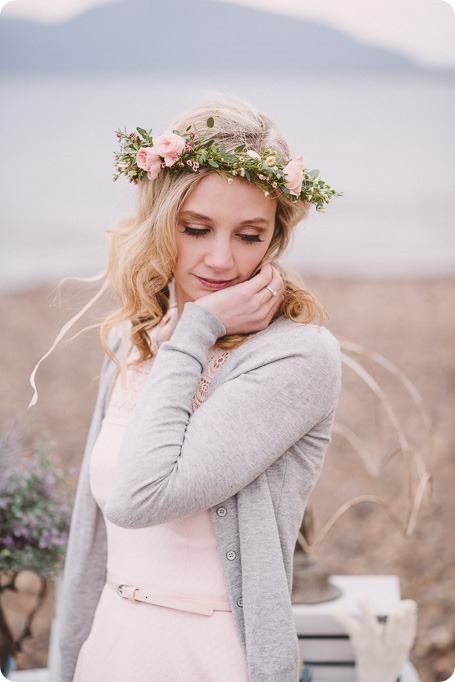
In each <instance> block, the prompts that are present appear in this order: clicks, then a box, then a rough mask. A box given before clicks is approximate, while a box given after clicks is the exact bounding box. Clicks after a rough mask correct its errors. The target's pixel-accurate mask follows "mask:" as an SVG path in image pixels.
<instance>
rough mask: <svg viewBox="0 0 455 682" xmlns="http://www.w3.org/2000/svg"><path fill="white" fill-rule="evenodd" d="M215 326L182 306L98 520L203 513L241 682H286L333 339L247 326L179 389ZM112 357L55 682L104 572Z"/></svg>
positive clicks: (74, 527)
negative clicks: (241, 338)
mask: <svg viewBox="0 0 455 682" xmlns="http://www.w3.org/2000/svg"><path fill="white" fill-rule="evenodd" d="M225 333H226V330H225V328H224V326H223V324H222V322H221V321H220V320H219V318H218V317H216V316H215V315H214V314H213V313H211V312H209V311H207V310H206V309H205V308H203V307H202V306H199V305H197V303H186V304H185V306H184V309H183V312H182V314H181V316H180V319H179V321H178V323H177V326H176V328H175V330H174V333H173V335H172V337H171V339H170V340H169V341H166V342H164V343H163V344H162V345H161V347H160V349H159V351H158V353H157V356H156V358H155V361H154V363H153V365H152V369H151V372H150V374H149V376H148V377H147V379H146V381H145V384H144V388H143V389H142V392H141V394H140V396H139V399H138V403H137V405H136V408H135V410H134V411H133V413H132V416H131V419H130V422H129V424H128V426H127V427H126V431H125V436H124V438H123V441H122V443H121V446H120V453H119V463H118V467H117V471H116V478H115V481H114V490H113V493H112V495H111V497H110V498H109V499H108V501H107V503H106V506H105V510H104V511H105V515H106V517H107V518H108V519H109V520H110V521H112V522H113V523H115V524H118V525H119V526H122V527H125V528H143V527H145V526H151V525H155V524H160V523H165V522H167V521H171V520H173V519H176V518H180V517H183V516H186V515H189V514H195V513H197V512H200V511H202V510H204V509H209V512H210V517H211V520H212V523H213V529H214V533H215V537H216V540H217V545H218V549H219V552H220V556H221V560H222V563H223V568H224V574H225V579H226V583H227V588H228V592H229V597H230V602H231V607H232V612H233V617H234V622H235V624H236V629H237V633H238V637H239V640H240V643H241V645H242V647H243V649H244V651H245V654H246V657H247V661H248V668H249V675H250V682H276V680H280V681H281V682H296V681H297V666H298V645H297V636H296V631H295V626H294V619H293V614H292V607H291V599H290V593H291V587H292V561H293V554H294V549H295V544H296V540H297V534H298V531H299V528H300V525H301V522H302V517H303V512H304V510H305V506H306V503H307V500H308V496H309V494H310V492H311V490H312V488H313V486H314V484H315V483H316V480H317V478H318V476H319V473H320V470H321V467H322V463H323V457H324V453H325V451H326V448H327V445H328V443H329V441H330V429H331V426H332V422H333V417H334V413H335V409H336V404H337V400H338V395H339V392H340V388H341V360H340V350H339V345H338V342H337V341H336V340H335V338H334V337H333V336H332V334H331V333H330V332H329V331H328V330H327V329H325V328H324V327H318V326H315V325H311V324H297V323H294V322H292V321H290V320H288V319H286V318H284V317H280V318H278V319H277V320H275V321H274V322H272V323H271V324H270V325H269V326H268V327H267V329H265V330H263V331H260V332H257V333H256V334H253V335H251V336H250V337H248V339H247V340H246V341H245V342H244V343H243V344H242V345H241V346H239V347H238V348H236V349H234V350H233V351H231V353H230V356H229V358H228V360H227V361H226V362H225V363H224V364H223V365H222V366H221V367H220V368H219V369H218V371H217V372H216V373H215V376H214V378H213V380H212V383H211V385H210V388H209V393H208V397H207V399H206V401H205V402H204V403H203V404H202V405H201V406H200V407H199V408H198V409H197V410H196V411H195V412H194V413H192V411H191V399H192V396H193V394H194V392H195V389H196V386H197V384H198V381H199V378H200V375H201V372H202V371H203V370H204V369H205V366H206V362H207V354H208V349H209V348H210V346H212V345H213V344H214V343H215V342H216V340H217V338H219V337H220V336H223V335H224V334H225ZM115 369H116V366H115V364H114V363H113V362H112V361H110V360H109V359H107V358H106V360H105V361H104V363H103V367H102V372H101V379H100V387H99V392H98V398H97V402H96V406H95V411H94V415H93V419H92V422H91V426H90V430H89V434H88V441H87V445H86V449H85V454H84V459H83V463H82V468H81V474H80V479H79V484H78V489H77V494H76V500H75V505H74V512H73V518H72V523H71V530H70V536H69V541H68V551H67V556H66V563H65V569H64V578H63V587H62V594H61V600H60V613H59V615H60V652H61V665H62V671H61V682H71V681H72V679H73V674H74V669H75V665H76V661H77V657H78V654H79V650H80V648H81V646H82V644H83V642H84V641H85V639H86V638H87V637H88V635H89V633H90V629H91V626H92V621H93V616H94V612H95V609H96V606H97V603H98V600H99V596H100V593H101V590H102V588H103V585H104V582H105V574H106V556H107V543H106V527H105V523H104V519H103V515H102V513H101V511H100V509H99V507H98V506H97V504H96V502H95V500H94V498H93V496H92V493H91V490H90V484H89V458H90V453H91V451H92V448H93V445H94V442H95V440H96V437H97V435H98V432H99V430H100V427H101V422H102V419H103V415H104V412H105V407H106V397H107V394H108V389H109V387H110V384H111V381H112V379H113V376H114V370H115Z"/></svg>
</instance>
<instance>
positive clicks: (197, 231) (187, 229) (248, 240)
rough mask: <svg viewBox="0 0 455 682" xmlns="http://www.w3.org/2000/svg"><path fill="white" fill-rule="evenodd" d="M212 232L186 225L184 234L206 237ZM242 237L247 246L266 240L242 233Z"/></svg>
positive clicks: (255, 235) (256, 235)
mask: <svg viewBox="0 0 455 682" xmlns="http://www.w3.org/2000/svg"><path fill="white" fill-rule="evenodd" d="M208 232H210V230H208V229H202V230H201V229H197V228H195V227H190V226H189V225H184V226H183V234H189V235H190V236H191V237H196V239H197V238H198V237H205V235H206V234H208ZM237 236H238V237H240V239H241V240H242V241H243V242H245V243H246V244H253V243H258V242H263V241H265V240H264V239H259V235H258V234H242V233H240V234H239V235H237Z"/></svg>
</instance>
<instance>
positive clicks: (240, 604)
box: [237, 597, 243, 607]
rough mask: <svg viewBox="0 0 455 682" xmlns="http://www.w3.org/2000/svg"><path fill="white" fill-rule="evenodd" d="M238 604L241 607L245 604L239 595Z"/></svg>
mask: <svg viewBox="0 0 455 682" xmlns="http://www.w3.org/2000/svg"><path fill="white" fill-rule="evenodd" d="M237 606H240V607H242V606H243V599H242V597H239V598H238V599H237Z"/></svg>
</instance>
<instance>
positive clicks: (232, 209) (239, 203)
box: [181, 172, 277, 222]
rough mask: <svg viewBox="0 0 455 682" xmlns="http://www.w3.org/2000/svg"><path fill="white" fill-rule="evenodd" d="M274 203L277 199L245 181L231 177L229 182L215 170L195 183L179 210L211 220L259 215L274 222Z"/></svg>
mask: <svg viewBox="0 0 455 682" xmlns="http://www.w3.org/2000/svg"><path fill="white" fill-rule="evenodd" d="M276 203H277V202H276V199H273V198H272V197H270V196H268V197H266V196H264V194H263V192H262V191H261V190H260V189H258V188H257V187H255V186H254V185H252V184H251V183H249V182H248V181H247V180H243V179H241V178H232V183H228V181H227V180H226V178H225V177H222V176H220V175H219V174H218V173H215V172H214V173H208V174H207V175H206V176H205V177H203V178H202V180H201V181H200V182H198V183H197V184H196V186H195V187H194V189H193V190H192V191H191V193H190V194H189V195H188V196H187V197H186V199H185V201H184V202H183V205H182V208H181V211H184V210H191V211H196V212H199V213H203V214H204V215H207V216H208V217H211V218H212V219H213V220H216V219H217V217H222V218H226V216H230V217H232V218H233V219H236V220H240V221H244V220H248V219H249V218H253V217H262V218H264V219H265V220H267V221H270V222H273V221H274V219H275V213H276Z"/></svg>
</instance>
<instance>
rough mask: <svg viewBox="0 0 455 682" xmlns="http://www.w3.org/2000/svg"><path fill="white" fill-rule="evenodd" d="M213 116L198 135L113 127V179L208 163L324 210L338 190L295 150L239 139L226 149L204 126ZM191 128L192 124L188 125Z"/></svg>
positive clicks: (195, 169) (194, 169)
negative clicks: (251, 145) (292, 153)
mask: <svg viewBox="0 0 455 682" xmlns="http://www.w3.org/2000/svg"><path fill="white" fill-rule="evenodd" d="M214 124H215V121H214V119H213V117H212V116H211V117H210V118H209V119H207V132H206V133H205V134H203V135H201V134H200V133H199V132H198V131H197V130H196V129H195V128H194V126H192V125H190V126H188V128H187V129H186V130H185V132H184V133H180V132H179V131H178V130H174V131H172V132H170V131H169V130H166V131H165V132H164V134H163V135H159V136H157V137H154V138H152V131H151V130H144V129H143V128H136V131H137V133H127V132H126V130H125V131H121V130H117V131H116V134H117V138H118V141H119V144H120V152H119V153H115V167H116V171H117V172H116V173H115V174H114V180H117V179H118V178H119V177H120V175H125V176H126V177H127V178H128V180H129V181H130V182H133V183H135V184H137V183H138V182H139V180H143V179H144V178H145V177H147V178H148V179H149V180H155V178H157V177H158V175H159V174H160V173H161V171H162V170H164V169H166V170H168V172H170V173H173V174H177V173H180V172H182V171H187V172H190V173H197V172H198V171H199V169H200V168H203V167H206V168H213V169H214V170H217V171H218V172H219V173H221V174H223V175H226V176H228V177H227V181H228V182H229V183H232V181H233V180H232V177H230V176H234V177H235V176H238V177H241V178H245V179H246V180H248V181H249V182H251V183H253V184H254V185H256V186H257V187H259V188H260V189H262V191H263V192H264V194H265V196H268V195H269V194H270V191H271V190H274V189H279V190H280V191H281V192H283V193H284V194H287V195H288V196H289V198H290V199H291V200H292V201H295V202H297V201H308V202H310V203H311V204H314V205H315V206H316V210H317V211H325V208H324V204H328V203H329V202H330V200H331V199H332V197H334V196H335V197H340V196H342V193H341V192H337V191H336V190H334V189H333V188H332V187H331V186H330V185H328V184H326V183H325V182H324V181H323V180H322V179H321V178H320V177H319V171H318V170H307V169H306V168H305V166H304V163H303V158H302V157H301V156H296V157H295V158H293V159H286V158H283V157H280V156H279V155H278V154H277V152H276V151H274V150H273V149H271V148H267V149H264V151H263V152H262V154H259V153H258V152H257V151H255V150H254V149H247V148H246V145H245V144H242V145H239V146H238V147H236V148H235V149H234V150H232V151H230V150H227V149H226V146H225V145H224V143H221V144H218V145H217V144H215V142H214V141H213V138H212V137H210V129H211V128H213V126H214ZM192 128H193V130H192Z"/></svg>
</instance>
